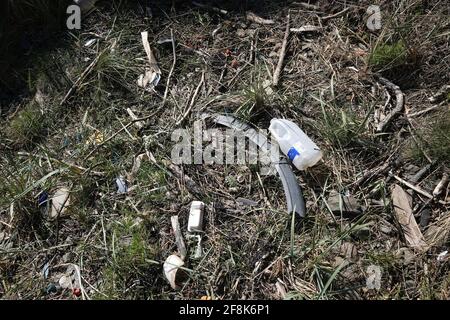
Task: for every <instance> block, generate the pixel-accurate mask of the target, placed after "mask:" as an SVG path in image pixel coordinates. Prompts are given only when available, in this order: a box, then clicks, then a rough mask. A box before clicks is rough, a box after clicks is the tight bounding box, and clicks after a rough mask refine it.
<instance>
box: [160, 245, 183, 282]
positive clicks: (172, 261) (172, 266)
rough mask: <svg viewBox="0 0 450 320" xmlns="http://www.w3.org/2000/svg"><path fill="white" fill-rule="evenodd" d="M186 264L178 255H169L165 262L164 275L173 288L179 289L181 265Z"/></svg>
mask: <svg viewBox="0 0 450 320" xmlns="http://www.w3.org/2000/svg"><path fill="white" fill-rule="evenodd" d="M183 265H184V261H183V260H181V258H180V257H178V256H177V255H174V254H173V255H171V256H169V257H168V258H167V259H166V261H165V262H164V265H163V269H164V275H165V276H166V278H167V280H168V281H169V283H170V286H171V287H172V289H175V290H176V289H179V288H180V287H179V285H178V283H179V281H180V273H179V272H178V271H179V269H180V267H182V266H183Z"/></svg>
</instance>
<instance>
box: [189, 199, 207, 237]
mask: <svg viewBox="0 0 450 320" xmlns="http://www.w3.org/2000/svg"><path fill="white" fill-rule="evenodd" d="M204 209H205V204H204V203H203V202H201V201H192V203H191V210H190V212H189V221H188V231H189V232H202V231H203V211H204Z"/></svg>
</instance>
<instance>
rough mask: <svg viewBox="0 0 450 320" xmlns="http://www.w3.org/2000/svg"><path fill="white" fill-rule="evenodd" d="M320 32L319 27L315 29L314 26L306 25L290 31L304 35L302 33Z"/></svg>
mask: <svg viewBox="0 0 450 320" xmlns="http://www.w3.org/2000/svg"><path fill="white" fill-rule="evenodd" d="M320 30H322V28H321V27H316V26H313V25H309V24H307V25H304V26H301V27H300V28H291V30H290V31H291V32H292V33H304V32H318V31H320Z"/></svg>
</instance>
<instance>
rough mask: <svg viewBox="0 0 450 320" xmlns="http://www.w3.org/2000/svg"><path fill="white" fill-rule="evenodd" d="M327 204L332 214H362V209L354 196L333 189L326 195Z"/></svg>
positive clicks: (348, 215)
mask: <svg viewBox="0 0 450 320" xmlns="http://www.w3.org/2000/svg"><path fill="white" fill-rule="evenodd" d="M327 204H328V206H329V208H330V210H331V212H332V213H333V214H336V215H341V210H342V216H344V217H351V218H353V217H356V216H359V215H361V214H362V212H363V209H362V207H361V205H360V204H359V203H358V200H356V198H355V197H353V196H352V195H342V194H340V193H339V192H337V191H335V190H333V191H331V192H330V195H329V196H328V200H327Z"/></svg>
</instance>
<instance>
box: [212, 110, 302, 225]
mask: <svg viewBox="0 0 450 320" xmlns="http://www.w3.org/2000/svg"><path fill="white" fill-rule="evenodd" d="M204 116H205V117H211V118H212V120H213V121H214V122H215V123H218V124H221V125H223V126H226V127H229V128H231V129H234V130H237V131H240V132H242V133H243V134H244V135H245V136H246V137H247V138H248V139H250V140H251V141H252V142H253V143H255V144H256V145H257V146H258V147H259V148H260V149H262V150H265V151H266V150H270V147H271V146H270V143H269V142H268V141H267V137H266V136H265V135H264V134H262V133H260V132H258V131H256V130H255V129H253V128H252V127H251V126H250V125H248V124H246V123H243V122H241V121H239V120H238V119H236V118H234V117H233V116H224V115H218V114H213V115H209V114H205V115H204ZM272 164H273V165H274V166H275V169H276V170H277V172H278V175H279V176H280V179H281V182H282V183H283V189H284V193H285V195H286V202H287V209H288V211H289V212H295V213H297V214H298V215H299V216H300V217H302V218H303V217H304V216H305V215H306V208H305V200H304V199H303V194H302V191H301V189H300V186H299V185H298V183H297V179H296V178H295V175H294V173H293V172H292V167H291V165H290V164H289V162H288V161H287V159H286V158H285V157H284V156H282V155H281V156H280V160H279V161H277V162H273V163H272Z"/></svg>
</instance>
